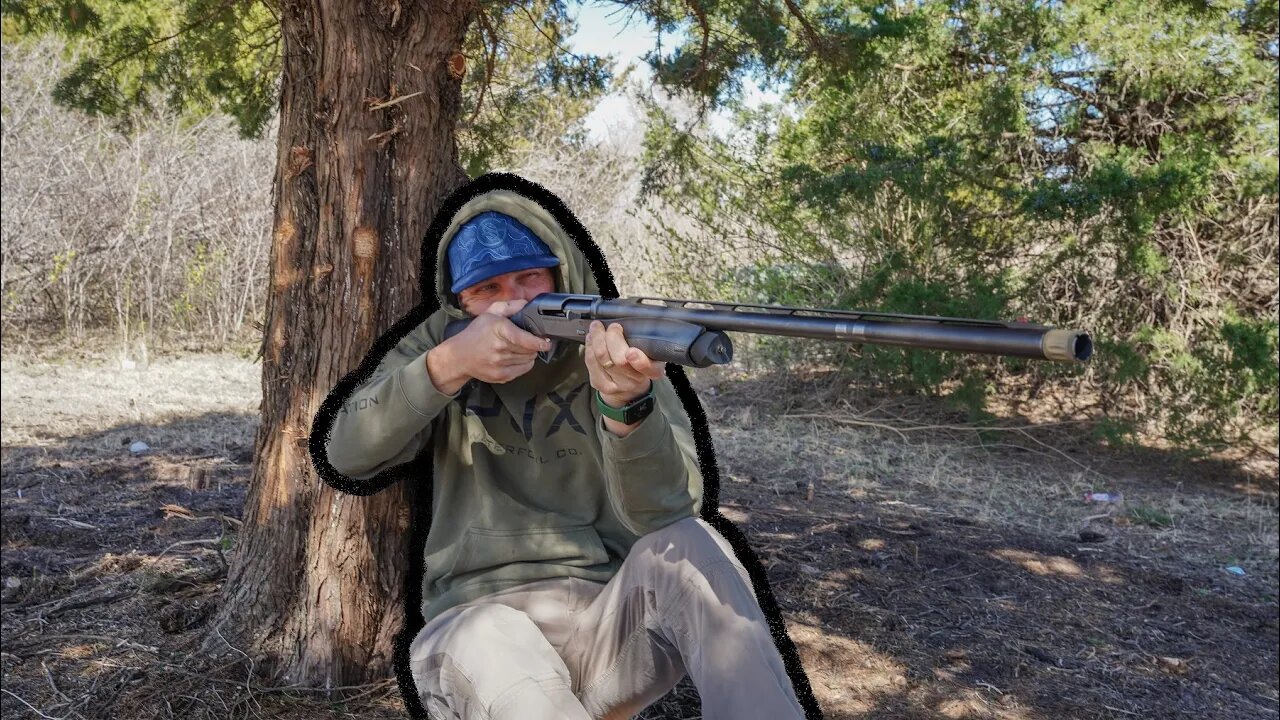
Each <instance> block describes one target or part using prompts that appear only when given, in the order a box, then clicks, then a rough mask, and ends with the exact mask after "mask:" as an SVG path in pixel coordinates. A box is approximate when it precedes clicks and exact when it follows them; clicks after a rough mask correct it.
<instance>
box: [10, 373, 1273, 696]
mask: <svg viewBox="0 0 1280 720" xmlns="http://www.w3.org/2000/svg"><path fill="white" fill-rule="evenodd" d="M694 377H695V385H696V386H697V387H698V389H699V392H700V396H701V398H702V400H703V402H704V404H705V405H706V409H707V414H708V418H709V420H710V423H711V428H712V432H713V435H714V437H715V440H716V448H717V457H718V459H719V463H720V474H721V484H720V505H721V509H722V511H723V512H724V514H725V515H726V516H727V517H729V518H730V519H732V520H734V521H735V522H736V523H737V524H738V526H739V527H740V528H741V529H742V530H743V531H744V532H745V533H746V534H747V535H748V537H749V539H750V542H751V544H752V546H753V547H754V548H755V550H756V552H757V555H758V556H759V558H760V560H761V561H762V563H763V564H764V565H765V567H766V568H767V572H768V576H769V580H770V585H771V587H772V590H773V593H774V595H775V597H776V598H777V601H778V604H779V606H780V607H781V608H782V610H783V613H784V616H785V618H786V620H787V623H788V630H789V633H790V637H791V638H792V640H793V641H794V642H795V644H796V647H797V648H798V650H799V653H800V657H801V659H802V662H803V664H804V666H805V670H806V672H807V674H808V677H809V679H810V681H811V683H812V687H813V691H814V695H815V696H816V698H817V700H818V702H819V704H820V706H821V707H822V710H823V712H824V715H825V716H826V717H827V718H832V719H837V718H854V717H875V718H893V719H897V718H922V719H923V718H975V719H979V718H998V719H1001V720H1031V719H1038V718H1046V719H1047V718H1054V719H1056V718H1116V719H1120V718H1176V717H1197V718H1224V719H1226V718H1231V719H1235V718H1275V717H1277V716H1278V715H1280V683H1278V682H1277V641H1278V634H1277V607H1278V606H1277V594H1278V592H1277V582H1278V581H1277V555H1278V549H1277V542H1278V530H1277V484H1276V470H1275V464H1274V458H1273V457H1264V458H1262V460H1261V461H1259V460H1258V459H1257V458H1254V459H1252V460H1251V461H1250V462H1244V461H1238V460H1237V461H1231V462H1227V461H1222V460H1216V461H1215V460H1208V461H1199V462H1193V461H1190V460H1187V459H1184V458H1180V457H1179V456H1177V455H1176V454H1173V453H1171V452H1168V451H1165V450H1158V449H1147V450H1127V451H1123V452H1120V451H1114V450H1111V449H1108V448H1106V447H1104V446H1101V445H1099V444H1097V443H1096V442H1094V441H1093V440H1092V439H1090V434H1089V431H1088V430H1089V429H1088V427H1087V425H1086V424H1084V423H1077V422H1061V421H1058V422H1057V423H1056V424H1048V423H1045V422H1043V417H1042V415H1043V412H1044V408H1043V407H1039V408H1016V409H1011V410H1010V411H1009V412H1008V413H1007V417H1005V418H1004V419H1003V420H1002V421H1001V425H1000V427H1002V428H1004V429H1000V430H986V431H983V432H978V431H977V430H976V429H975V428H973V427H972V426H968V425H966V424H964V423H963V422H961V421H960V420H959V419H957V418H956V417H955V416H953V415H951V414H950V413H948V412H947V411H946V410H945V409H943V408H941V407H940V406H938V405H936V404H932V403H929V402H924V401H906V400H900V399H887V398H878V399H877V398H872V397H869V396H867V395H866V394H865V393H851V392H849V390H848V389H847V388H845V387H844V386H843V385H839V384H837V383H834V382H833V381H832V380H831V379H829V378H823V377H818V378H815V379H811V380H809V381H795V380H782V379H779V378H771V377H767V376H759V375H755V376H749V377H748V376H740V375H733V374H731V373H729V372H726V371H716V370H704V371H695V373H694ZM258 396H259V381H258V367H257V366H255V365H252V364H251V363H249V362H247V361H245V360H241V359H236V358H231V357H225V356H208V355H205V356H192V357H180V358H164V359H160V360H157V361H155V362H153V363H152V364H151V365H150V366H149V367H145V368H140V369H139V368H135V369H131V370H121V369H120V366H119V365H118V364H115V365H112V364H106V363H101V362H97V363H88V364H80V365H76V364H56V363H49V362H40V361H16V360H10V359H6V360H5V361H4V364H3V402H2V403H0V407H2V408H3V422H2V426H0V429H2V432H3V442H2V445H3V467H2V468H0V512H2V514H3V516H2V519H3V531H2V535H0V543H2V545H0V549H2V550H3V556H2V558H0V576H2V578H3V581H2V582H3V596H2V598H0V599H2V600H3V606H2V609H0V629H2V630H3V645H4V648H3V653H2V655H0V660H2V661H3V672H4V676H3V693H2V694H0V708H2V709H3V715H4V717H6V718H8V717H52V718H64V717H66V718H108V717H246V718H249V717H264V718H265V717H273V718H297V719H298V720H301V719H302V718H313V717H332V718H339V717H344V718H345V717H360V718H393V717H405V716H406V714H405V713H404V711H403V708H402V707H401V704H400V700H399V695H398V691H397V690H396V688H395V686H394V683H392V682H390V681H387V682H382V683H375V684H373V685H369V686H365V687H360V688H352V689H346V690H337V691H333V692H331V693H329V694H328V695H327V696H322V695H319V694H317V693H314V692H311V691H307V690H304V689H300V688H289V687H265V686H263V685H262V684H261V682H260V681H258V680H256V679H254V678H253V676H252V675H251V673H250V672H249V670H250V667H249V663H247V662H243V661H242V662H235V663H231V664H229V665H226V666H223V667H220V668H209V667H205V666H204V665H203V664H201V661H200V660H199V659H197V658H196V657H195V656H193V655H192V653H191V650H192V648H191V644H192V642H193V641H194V640H195V638H197V637H198V636H199V635H200V632H201V628H202V624H203V623H204V620H205V619H206V618H207V616H208V614H209V611H210V608H211V607H212V604H213V603H214V602H216V600H217V591H218V588H219V587H220V584H221V582H222V579H223V577H224V576H225V560H226V553H227V552H230V548H231V543H232V541H233V539H234V536H235V532H236V530H237V527H238V520H237V518H238V517H239V514H240V508H241V505H242V502H243V497H244V492H245V483H246V482H247V479H248V468H249V462H250V459H251V458H250V450H251V447H252V444H253V433H254V431H255V428H256V423H257V421H256V408H257V403H258ZM842 398H843V400H842ZM1056 416H1061V417H1068V416H1069V415H1061V414H1059V415H1056ZM138 440H141V441H144V442H146V443H148V444H149V445H150V446H151V450H150V451H149V452H147V453H144V454H140V455H134V454H132V453H130V452H129V449H128V446H129V445H130V444H131V443H132V442H134V441H138ZM1094 490H1097V491H1104V490H1105V491H1109V492H1121V493H1123V494H1124V497H1125V500H1124V502H1123V503H1122V504H1118V505H1106V506H1099V505H1096V504H1086V503H1084V502H1083V500H1082V496H1083V494H1084V493H1085V492H1086V491H1094ZM1227 567H1238V568H1240V569H1241V570H1243V572H1244V575H1243V576H1239V575H1236V574H1232V573H1230V572H1228V571H1227V570H1226V568H1227ZM699 716H700V711H699V709H698V704H697V695H696V691H695V690H694V689H693V688H692V687H691V686H690V685H688V684H687V683H685V684H682V685H681V687H680V688H678V689H677V691H676V692H675V693H673V694H672V695H670V696H668V698H666V699H664V701H663V702H661V703H660V704H658V705H656V706H654V707H653V708H651V709H650V710H649V711H648V712H647V713H646V714H645V717H646V718H650V719H652V718H690V719H691V718H696V717H699Z"/></svg>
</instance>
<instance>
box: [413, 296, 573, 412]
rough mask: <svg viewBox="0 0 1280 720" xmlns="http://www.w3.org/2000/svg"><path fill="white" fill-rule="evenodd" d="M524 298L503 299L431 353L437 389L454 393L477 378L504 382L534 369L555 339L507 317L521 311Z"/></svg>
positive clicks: (429, 366)
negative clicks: (538, 334) (540, 353)
mask: <svg viewBox="0 0 1280 720" xmlns="http://www.w3.org/2000/svg"><path fill="white" fill-rule="evenodd" d="M525 304H526V303H525V301H524V300H511V301H509V302H504V301H499V302H495V303H493V304H492V305H490V306H489V308H488V309H487V310H485V311H484V312H483V313H481V314H480V315H477V316H476V318H475V319H474V320H472V321H471V323H470V324H469V325H467V328H466V329H465V330H463V331H462V332H460V333H458V334H457V335H454V336H453V337H451V338H449V339H448V340H445V341H444V342H442V343H440V344H439V345H437V346H435V347H434V348H432V349H431V351H430V352H428V353H427V374H428V375H430V376H431V382H432V384H434V385H435V386H436V389H437V390H439V391H440V392H442V393H445V394H446V395H452V394H454V393H456V392H458V390H460V389H461V388H462V386H463V385H465V384H467V381H468V380H471V379H472V378H475V379H476V380H480V381H482V382H487V383H490V384H493V385H500V384H502V383H505V382H510V381H511V380H514V379H516V378H518V377H520V376H521V375H524V374H525V373H527V372H529V371H530V370H532V369H533V364H534V362H536V361H537V359H538V353H539V352H541V351H543V350H549V349H550V348H551V341H550V340H545V339H543V338H540V337H538V336H537V335H534V334H533V333H529V332H525V331H524V330H521V329H520V328H518V327H516V325H515V323H513V322H511V321H510V320H508V319H507V318H508V317H510V316H512V315H515V314H516V313H518V312H520V309H521V308H523V307H524V306H525Z"/></svg>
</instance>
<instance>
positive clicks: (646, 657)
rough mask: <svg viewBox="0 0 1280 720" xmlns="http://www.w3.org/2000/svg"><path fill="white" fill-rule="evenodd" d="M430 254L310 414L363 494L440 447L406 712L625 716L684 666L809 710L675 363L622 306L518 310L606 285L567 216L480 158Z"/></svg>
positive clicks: (434, 458)
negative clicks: (543, 317)
mask: <svg viewBox="0 0 1280 720" xmlns="http://www.w3.org/2000/svg"><path fill="white" fill-rule="evenodd" d="M423 266H424V267H423V272H422V275H421V278H420V279H421V282H422V284H423V286H424V287H423V288H422V290H423V295H422V296H423V297H424V298H425V300H424V302H423V304H422V305H420V306H419V307H418V308H417V309H416V310H415V311H414V312H413V313H411V314H410V316H409V317H407V318H405V320H404V321H402V322H401V323H398V324H397V326H396V327H395V328H393V329H392V330H391V331H389V332H388V333H387V334H386V335H385V336H384V337H383V338H382V339H381V340H380V341H379V342H378V344H377V345H376V346H375V348H373V350H371V351H370V353H369V356H368V357H367V358H366V360H365V362H364V363H363V364H362V365H361V367H360V369H359V370H357V371H356V372H355V373H353V374H352V375H351V376H349V377H348V378H345V379H344V380H343V381H342V382H341V383H339V385H338V386H337V387H336V388H335V389H334V390H333V392H332V393H330V396H329V398H328V399H327V400H326V402H325V404H324V409H322V410H321V412H320V415H319V416H318V417H317V419H316V423H315V432H314V433H313V436H312V454H313V458H314V459H315V461H316V466H317V468H318V469H319V471H320V473H321V475H322V476H323V477H324V478H325V480H326V481H327V482H329V483H330V484H331V485H334V486H335V487H337V488H338V489H340V490H344V491H347V492H355V493H359V494H368V493H370V492H374V491H376V490H377V489H380V488H382V487H385V486H386V485H387V484H388V482H390V481H391V480H392V479H393V478H394V477H395V475H394V473H392V472H390V471H391V469H392V468H397V467H400V466H403V465H404V464H405V463H408V462H410V461H412V460H414V459H415V458H416V457H419V454H420V453H422V454H424V455H427V454H429V460H427V461H426V462H424V463H419V464H418V465H417V466H416V467H418V468H420V469H422V471H423V472H430V473H431V474H432V476H433V482H431V483H430V513H429V514H430V518H429V530H428V531H426V532H421V531H419V532H418V533H416V536H417V537H418V539H419V541H420V547H418V548H416V551H417V552H419V553H421V554H419V555H416V557H421V558H423V559H424V562H423V564H422V566H421V567H420V568H417V569H416V570H415V572H412V573H411V581H412V582H415V583H420V584H419V585H418V588H420V592H410V593H409V599H410V602H418V601H420V602H421V606H420V607H411V608H409V612H408V613H407V617H408V618H410V619H411V620H410V622H409V626H408V627H406V629H405V632H404V633H403V634H402V635H401V642H400V646H399V647H398V649H397V674H398V675H399V677H400V680H401V686H402V690H404V692H405V700H406V703H407V705H408V707H410V709H411V710H413V711H414V714H415V715H420V714H421V713H422V712H423V711H424V710H425V712H426V714H427V715H428V716H429V717H433V718H440V719H442V718H465V719H470V718H495V719H497V718H521V719H525V718H533V719H539V718H547V719H551V718H557V719H560V718H565V719H568V718H572V719H575V720H578V719H585V718H626V717H631V716H632V715H634V714H635V713H637V712H639V711H640V710H642V709H643V708H644V707H646V706H647V705H649V704H651V703H652V702H654V701H656V700H657V699H658V698H660V697H661V696H662V695H664V694H665V693H667V692H668V691H669V690H670V689H671V688H672V687H673V686H674V685H675V684H676V683H677V682H678V681H679V680H680V679H681V678H682V677H683V676H684V675H685V674H686V673H688V674H689V675H690V676H691V677H692V679H693V681H694V684H695V685H696V686H697V687H698V690H699V693H700V695H701V696H702V702H703V716H704V717H706V718H709V719H710V720H750V719H752V718H759V719H760V720H788V719H791V718H798V717H803V716H805V714H806V711H807V714H808V717H810V718H815V717H820V714H819V712H818V709H817V704H816V702H815V701H814V698H813V696H812V693H811V691H810V688H809V684H808V681H807V679H806V678H805V676H804V672H803V669H802V668H801V666H800V663H799V660H798V658H797V656H796V653H795V649H794V647H793V646H792V644H791V642H790V640H789V639H788V638H787V636H786V632H785V627H784V625H783V623H782V621H781V617H780V615H779V613H778V610H777V607H776V604H775V603H774V601H773V598H772V595H771V593H770V591H769V589H768V584H767V581H766V579H765V576H764V573H763V571H762V570H761V569H760V566H759V563H758V562H757V561H756V559H755V557H754V555H753V554H752V553H751V551H750V548H749V547H747V544H746V542H745V540H744V538H743V536H742V533H741V532H740V531H738V529H737V528H736V527H734V526H733V525H732V524H731V523H730V522H729V521H728V520H726V519H725V518H724V517H722V516H721V515H720V514H719V512H718V509H717V507H716V502H717V499H718V487H717V480H716V468H715V459H714V455H713V452H712V448H711V439H710V436H709V433H708V432H707V428H706V422H705V417H704V416H703V414H702V410H701V406H700V404H699V403H698V400H697V397H696V396H695V395H694V393H693V391H692V389H691V388H690V386H689V383H688V381H687V379H686V378H685V376H684V374H683V371H682V369H681V368H679V367H674V366H673V367H665V368H664V367H663V366H662V365H661V364H660V363H656V362H653V361H651V360H649V359H648V358H647V357H646V356H644V354H643V353H642V352H640V351H639V350H638V349H636V348H633V347H629V346H628V345H627V343H626V341H625V337H624V336H623V334H622V332H621V327H620V326H614V327H613V328H605V327H604V326H602V325H599V324H594V325H593V327H592V331H591V334H590V335H589V336H588V338H587V339H586V344H585V345H577V344H571V343H562V344H560V345H558V346H556V347H552V346H550V345H549V344H544V343H543V341H542V340H541V339H539V338H537V337H535V336H533V335H529V334H528V333H525V332H524V331H522V330H520V329H519V328H517V327H516V326H515V325H514V324H512V323H511V322H510V321H509V320H508V319H507V316H509V315H511V314H513V313H514V312H516V311H517V310H518V309H519V308H520V307H521V306H522V305H523V304H524V301H526V300H528V299H529V298H531V297H533V296H534V295H536V294H537V293H539V292H547V291H559V292H573V293H588V294H602V295H604V296H606V297H616V296H617V291H616V289H615V288H614V286H613V281H612V276H611V275H610V273H609V271H608V268H607V267H606V265H605V262H604V258H603V256H602V254H601V253H600V251H599V249H598V248H597V247H596V246H595V245H594V243H593V242H592V241H591V239H590V236H589V235H588V234H587V232H586V230H585V229H584V228H583V227H582V225H581V224H580V223H579V222H578V221H577V219H576V218H574V216H573V214H572V213H570V212H569V211H568V209H567V208H565V206H564V205H563V203H561V202H560V201H559V200H558V199H557V198H556V197H555V196H554V195H552V194H551V193H550V192H548V191H547V190H546V189H544V188H542V187H541V186H539V185H536V184H534V183H531V182H529V181H526V180H523V179H521V178H518V177H516V176H512V175H502V174H491V175H486V176H483V177H481V178H479V179H477V180H475V181H473V182H471V183H469V184H468V185H466V186H464V187H463V188H461V189H460V190H458V191H457V192H456V193H455V194H454V195H453V196H451V197H450V198H449V200H448V201H447V202H446V203H445V205H444V207H443V208H442V210H441V211H440V213H439V214H438V215H437V217H436V219H435V221H434V222H433V223H432V226H431V229H430V230H429V231H428V234H427V237H426V240H425V242H424V248H423ZM428 282H434V285H435V287H429V286H427V283H428ZM469 311H470V312H469ZM462 318H473V320H472V322H471V324H470V325H469V326H468V328H467V330H465V331H464V332H463V333H460V334H458V335H456V336H454V337H452V338H450V339H449V340H444V339H443V338H444V329H445V326H446V325H447V324H448V323H449V322H450V321H453V320H456V319H462ZM344 408H345V409H344ZM423 514H424V515H425V514H426V513H423ZM420 530H421V529H420ZM753 586H754V591H753ZM757 598H758V599H757ZM762 608H763V609H762ZM419 610H420V611H421V617H422V618H423V620H424V622H425V625H423V626H422V627H420V628H418V627H412V626H413V625H414V624H415V623H413V622H412V619H413V618H415V617H416V616H417V614H418V611H419Z"/></svg>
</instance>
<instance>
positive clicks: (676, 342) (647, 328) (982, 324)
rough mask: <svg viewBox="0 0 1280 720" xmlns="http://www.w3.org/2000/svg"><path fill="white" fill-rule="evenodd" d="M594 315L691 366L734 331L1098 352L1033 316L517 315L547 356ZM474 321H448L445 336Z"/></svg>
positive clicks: (570, 308) (700, 308)
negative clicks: (545, 341) (542, 341)
mask: <svg viewBox="0 0 1280 720" xmlns="http://www.w3.org/2000/svg"><path fill="white" fill-rule="evenodd" d="M592 320H599V321H601V322H603V323H604V324H605V325H612V324H614V323H620V324H621V325H622V328H623V332H624V333H625V334H626V337H627V342H628V343H630V344H631V346H632V347H635V348H639V349H640V350H641V351H643V352H644V353H645V354H646V355H648V356H649V357H650V358H652V359H654V360H660V361H663V362H671V363H677V364H680V365H685V366H688V367H707V366H710V365H723V364H725V363H728V362H729V361H731V360H733V342H732V341H731V340H730V339H729V336H728V334H727V333H730V332H744V333H754V334H758V335H782V336H786V337H800V338H814V339H817V340H834V341H839V342H847V343H854V344H861V343H867V344H871V345H896V346H899V347H909V348H920V349H924V350H952V351H955V352H965V353H986V354H990V355H1006V356H1011V357H1024V358H1032V359H1037V360H1056V361H1059V362H1084V361H1086V360H1088V359H1089V356H1091V355H1092V354H1093V341H1092V340H1090V338H1089V335H1088V333H1085V332H1082V331H1080V330H1061V329H1057V328H1052V327H1048V326H1045V325H1035V324H1032V323H1024V322H1000V321H995V320H973V319H968V318H952V317H935V316H930V315H899V314H894V313H882V312H863V311H860V310H820V309H811V308H794V307H783V306H780V305H752V304H748V303H729V302H711V301H706V300H673V299H668V298H650V297H631V298H621V299H617V300H609V299H606V298H602V297H600V296H598V295H571V294H565V293H543V294H542V295H539V296H537V297H535V298H534V299H532V300H530V301H529V303H528V304H527V305H525V306H524V308H523V309H521V311H520V312H518V313H516V314H515V315H513V316H512V317H511V322H513V323H515V324H516V325H517V326H518V327H520V328H521V329H523V330H526V331H528V332H530V333H533V334H534V335H537V336H539V337H543V338H550V339H551V340H552V341H553V342H552V348H551V350H548V351H546V352H544V353H539V354H540V355H541V356H542V358H543V359H544V360H548V359H550V358H551V357H552V356H553V355H554V354H555V352H556V349H557V343H558V342H560V341H564V342H578V343H582V342H584V339H585V337H586V335H587V328H588V326H590V324H591V321H592ZM469 322H471V321H470V320H455V321H453V322H451V323H449V325H448V326H447V327H446V329H445V338H446V339H447V338H450V337H452V336H454V335H456V334H457V333H459V332H461V331H462V329H463V328H465V327H466V326H467V324H468V323H469Z"/></svg>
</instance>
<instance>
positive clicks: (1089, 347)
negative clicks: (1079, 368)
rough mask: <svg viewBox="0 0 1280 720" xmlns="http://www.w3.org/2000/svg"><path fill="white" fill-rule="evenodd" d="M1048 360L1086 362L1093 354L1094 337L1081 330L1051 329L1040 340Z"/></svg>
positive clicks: (1041, 347)
mask: <svg viewBox="0 0 1280 720" xmlns="http://www.w3.org/2000/svg"><path fill="white" fill-rule="evenodd" d="M1040 349H1041V350H1042V351H1043V352H1044V357H1045V359H1046V360H1057V361H1059V362H1084V361H1086V360H1088V359H1089V358H1090V357H1092V356H1093V339H1092V338H1090V337H1089V334H1088V333H1086V332H1081V331H1079V330H1056V329H1055V330H1049V331H1048V332H1046V333H1045V334H1044V338H1043V339H1042V340H1041V341H1040Z"/></svg>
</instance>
